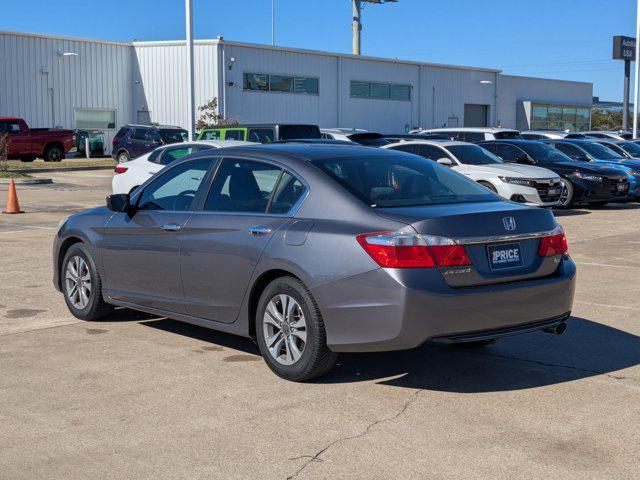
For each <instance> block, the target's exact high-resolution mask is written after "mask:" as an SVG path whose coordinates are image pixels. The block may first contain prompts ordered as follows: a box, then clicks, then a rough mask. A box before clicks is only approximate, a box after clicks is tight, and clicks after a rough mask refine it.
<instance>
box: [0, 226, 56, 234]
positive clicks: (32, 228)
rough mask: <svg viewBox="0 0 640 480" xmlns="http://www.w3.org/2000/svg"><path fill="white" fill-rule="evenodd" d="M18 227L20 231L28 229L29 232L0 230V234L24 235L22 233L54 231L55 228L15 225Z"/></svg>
mask: <svg viewBox="0 0 640 480" xmlns="http://www.w3.org/2000/svg"><path fill="white" fill-rule="evenodd" d="M18 226H19V227H20V228H22V229H25V228H26V229H30V230H0V233H24V232H33V231H34V230H55V227H38V226H35V225H16V227H18Z"/></svg>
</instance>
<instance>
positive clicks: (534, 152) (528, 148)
mask: <svg viewBox="0 0 640 480" xmlns="http://www.w3.org/2000/svg"><path fill="white" fill-rule="evenodd" d="M520 148H522V149H523V150H524V151H525V152H527V153H528V154H529V156H530V157H531V158H533V159H534V160H535V161H536V162H539V163H558V162H570V161H571V158H570V157H568V156H567V155H565V154H564V153H562V152H561V151H560V150H558V149H557V148H553V147H552V146H550V145H547V144H546V143H538V142H535V143H534V142H532V143H523V144H522V145H521V146H520Z"/></svg>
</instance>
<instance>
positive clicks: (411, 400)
mask: <svg viewBox="0 0 640 480" xmlns="http://www.w3.org/2000/svg"><path fill="white" fill-rule="evenodd" d="M469 370H470V369H468V370H464V371H463V372H461V373H460V374H459V375H457V377H463V376H464V375H466V374H467V373H468V372H469ZM452 377H453V375H448V376H447V377H446V378H443V379H442V380H441V381H440V382H437V383H436V384H435V385H434V387H435V386H437V385H441V384H443V383H446V382H448V381H449V380H451V378H452ZM425 391H426V389H424V388H420V389H417V390H416V391H415V392H413V393H412V394H411V395H410V396H409V398H408V399H407V400H406V401H405V402H404V403H403V404H402V406H401V408H400V410H398V412H397V413H396V414H395V415H392V416H390V417H386V418H380V419H378V420H376V421H374V422H371V423H370V424H368V425H367V426H366V427H365V429H364V430H363V431H362V432H361V433H358V434H356V435H348V436H346V437H340V438H338V439H336V440H334V441H333V442H331V443H329V444H328V445H327V446H325V447H324V448H322V449H321V450H319V451H318V452H317V453H315V454H314V455H300V456H298V457H293V458H290V459H289V460H290V461H293V460H300V459H301V458H307V459H308V460H307V461H306V462H305V463H304V464H303V465H302V466H301V467H300V468H299V469H298V471H296V472H295V473H294V474H293V475H289V476H288V477H287V480H292V479H293V478H296V477H297V476H298V475H300V474H301V473H302V472H303V470H304V469H305V468H307V467H308V466H309V465H311V464H312V463H314V462H323V461H324V460H322V459H321V458H320V456H321V455H322V454H323V453H325V452H326V451H327V450H329V449H330V448H331V447H333V446H334V445H337V444H338V443H342V442H346V441H349V440H356V439H359V438H362V437H364V436H366V435H367V434H368V433H369V432H370V431H371V430H372V429H373V428H374V427H375V426H377V425H380V424H382V423H387V422H392V421H394V420H396V419H398V418H399V417H401V416H402V415H403V414H404V413H405V412H406V411H407V410H408V409H409V408H410V407H411V405H412V404H413V403H415V401H416V400H417V399H418V396H419V395H420V394H421V393H422V392H425Z"/></svg>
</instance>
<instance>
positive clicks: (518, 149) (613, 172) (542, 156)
mask: <svg viewBox="0 0 640 480" xmlns="http://www.w3.org/2000/svg"><path fill="white" fill-rule="evenodd" d="M478 145H480V146H482V147H483V148H486V149H487V150H489V151H490V152H492V153H495V154H496V155H498V156H499V157H500V158H502V159H503V160H504V161H505V162H510V163H521V164H524V165H536V166H539V167H543V168H546V169H548V170H551V171H552V172H555V173H557V174H558V175H560V177H561V178H562V183H563V185H564V191H563V193H562V196H561V197H560V206H562V207H570V206H572V205H574V204H577V203H586V204H590V205H604V204H606V203H609V202H624V201H626V200H627V194H628V192H629V180H628V178H627V175H625V174H624V173H623V172H621V171H620V170H618V169H615V168H613V167H609V166H606V165H598V164H596V163H588V162H581V161H576V160H573V159H571V158H570V157H568V156H567V155H565V154H564V153H562V152H561V151H560V150H557V149H556V148H553V147H551V146H549V145H547V144H546V143H542V142H539V141H531V140H490V141H486V142H479V143H478Z"/></svg>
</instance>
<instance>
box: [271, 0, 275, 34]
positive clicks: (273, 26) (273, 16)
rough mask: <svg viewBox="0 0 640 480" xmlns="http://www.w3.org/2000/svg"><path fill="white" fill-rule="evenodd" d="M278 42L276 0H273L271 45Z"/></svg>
mask: <svg viewBox="0 0 640 480" xmlns="http://www.w3.org/2000/svg"><path fill="white" fill-rule="evenodd" d="M275 44H276V0H271V45H275Z"/></svg>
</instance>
